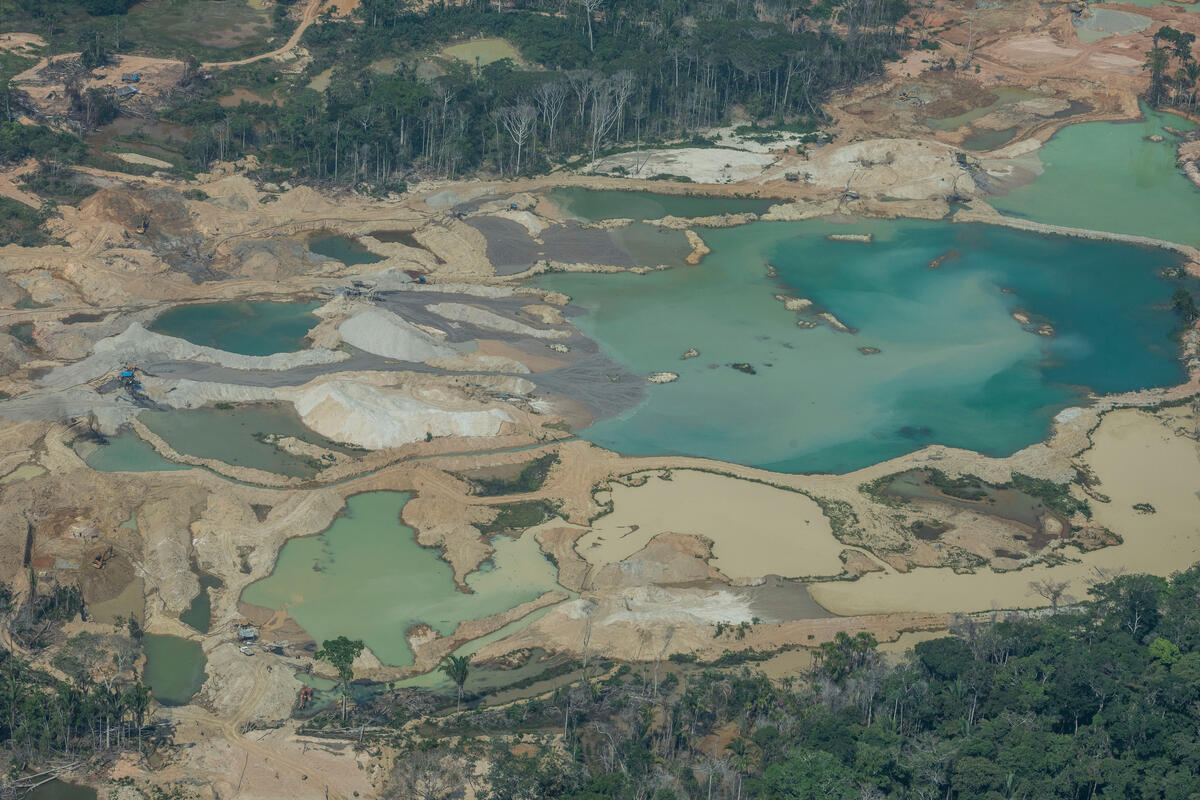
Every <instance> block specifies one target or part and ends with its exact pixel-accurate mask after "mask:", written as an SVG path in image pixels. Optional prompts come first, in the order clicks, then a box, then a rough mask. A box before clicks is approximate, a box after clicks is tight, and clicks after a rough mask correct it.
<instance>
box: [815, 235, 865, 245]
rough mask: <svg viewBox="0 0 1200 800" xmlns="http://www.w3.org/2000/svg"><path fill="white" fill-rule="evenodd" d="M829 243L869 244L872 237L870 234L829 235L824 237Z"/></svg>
mask: <svg viewBox="0 0 1200 800" xmlns="http://www.w3.org/2000/svg"><path fill="white" fill-rule="evenodd" d="M825 238H826V239H828V240H829V241H831V242H865V243H866V244H870V243H871V242H872V241H873V240H874V238H875V237H874V235H873V234H870V233H831V234H829V235H828V236H826V237H825Z"/></svg>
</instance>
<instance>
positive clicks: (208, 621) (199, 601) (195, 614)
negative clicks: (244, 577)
mask: <svg viewBox="0 0 1200 800" xmlns="http://www.w3.org/2000/svg"><path fill="white" fill-rule="evenodd" d="M198 577H199V578H200V593H199V594H198V595H196V596H195V597H194V598H192V603H191V605H189V606H188V607H187V610H186V611H184V612H183V613H182V614H180V615H179V621H180V622H182V623H183V624H184V625H187V626H188V627H190V628H194V629H195V630H197V631H199V632H200V633H208V629H209V627H210V626H211V625H212V595H211V594H210V590H212V589H219V588H220V587H221V586H222V583H221V579H220V578H218V577H217V576H215V575H209V574H208V573H207V572H201V573H200V574H199V576H198Z"/></svg>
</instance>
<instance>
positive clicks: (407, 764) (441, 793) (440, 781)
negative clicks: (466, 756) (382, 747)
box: [385, 750, 467, 800]
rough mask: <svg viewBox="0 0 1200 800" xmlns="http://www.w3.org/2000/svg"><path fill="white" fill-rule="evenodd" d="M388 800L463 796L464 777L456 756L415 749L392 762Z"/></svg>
mask: <svg viewBox="0 0 1200 800" xmlns="http://www.w3.org/2000/svg"><path fill="white" fill-rule="evenodd" d="M390 784H391V785H390V786H389V787H388V790H387V792H386V794H385V797H388V798H406V800H407V798H415V800H457V799H458V798H460V797H464V796H465V795H466V786H467V774H466V768H465V765H464V763H463V760H462V759H461V758H459V757H458V756H454V755H446V754H443V753H438V752H435V751H422V750H415V751H413V752H411V753H408V754H406V755H403V756H400V757H399V758H397V759H396V765H395V766H394V767H392V774H391V780H390Z"/></svg>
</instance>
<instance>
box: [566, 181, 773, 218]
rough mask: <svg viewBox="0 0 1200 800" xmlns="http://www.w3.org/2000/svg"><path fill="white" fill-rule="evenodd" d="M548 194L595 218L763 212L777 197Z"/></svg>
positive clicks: (577, 213)
mask: <svg viewBox="0 0 1200 800" xmlns="http://www.w3.org/2000/svg"><path fill="white" fill-rule="evenodd" d="M547 196H548V197H549V198H550V200H552V201H553V202H554V203H555V204H556V205H558V206H559V207H560V208H562V209H564V210H565V211H566V212H567V213H568V214H570V215H571V216H573V217H578V218H579V219H584V220H598V219H625V218H628V219H662V218H663V217H665V216H668V215H670V216H676V217H707V216H712V215H715V214H738V213H742V212H751V213H754V214H762V213H764V212H765V211H766V210H767V209H769V208H770V207H771V206H772V205H774V204H775V203H776V202H779V201H776V200H770V199H765V200H764V199H759V198H753V197H751V198H739V197H691V196H688V195H675V194H653V193H651V192H608V191H602V190H597V189H578V188H575V187H570V188H565V189H555V190H553V191H551V192H549V193H548V194H547Z"/></svg>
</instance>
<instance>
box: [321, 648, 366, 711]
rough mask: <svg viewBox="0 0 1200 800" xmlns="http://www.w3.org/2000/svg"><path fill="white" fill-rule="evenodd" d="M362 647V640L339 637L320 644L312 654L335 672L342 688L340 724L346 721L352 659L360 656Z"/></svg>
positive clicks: (352, 669)
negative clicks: (319, 647) (318, 648)
mask: <svg viewBox="0 0 1200 800" xmlns="http://www.w3.org/2000/svg"><path fill="white" fill-rule="evenodd" d="M364 646H365V645H363V642H362V639H348V638H347V637H345V636H339V637H337V638H336V639H326V640H325V641H323V642H321V649H320V650H318V651H317V652H316V653H315V654H314V657H315V658H316V659H317V660H318V661H324V662H326V663H328V664H329V665H330V666H332V667H333V668H334V669H335V670H337V674H338V679H339V680H340V681H341V688H342V722H345V721H346V700H347V699H348V698H349V697H350V681H352V680H354V659H356V658H358V657H359V655H361V654H362V651H363V647H364Z"/></svg>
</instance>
